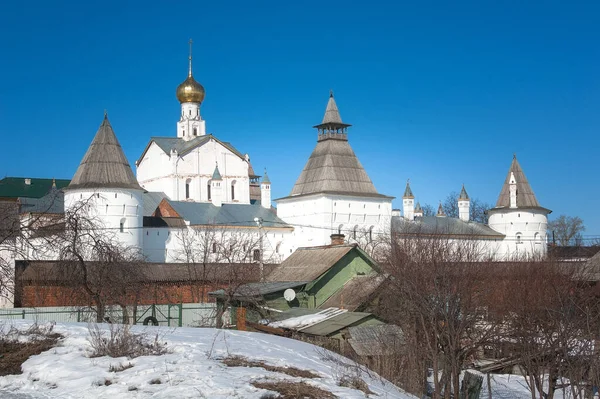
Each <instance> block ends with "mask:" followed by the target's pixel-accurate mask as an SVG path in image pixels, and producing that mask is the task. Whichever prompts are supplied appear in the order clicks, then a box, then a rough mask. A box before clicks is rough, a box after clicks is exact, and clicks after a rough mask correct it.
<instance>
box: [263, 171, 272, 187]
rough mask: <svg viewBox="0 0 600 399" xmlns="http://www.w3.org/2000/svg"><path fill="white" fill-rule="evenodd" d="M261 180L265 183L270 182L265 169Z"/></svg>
mask: <svg viewBox="0 0 600 399" xmlns="http://www.w3.org/2000/svg"><path fill="white" fill-rule="evenodd" d="M262 182H263V183H266V184H271V179H269V175H268V174H267V169H265V174H264V175H263V178H262Z"/></svg>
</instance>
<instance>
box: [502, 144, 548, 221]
mask: <svg viewBox="0 0 600 399" xmlns="http://www.w3.org/2000/svg"><path fill="white" fill-rule="evenodd" d="M511 174H513V175H514V177H515V180H516V182H517V207H518V208H538V209H544V210H547V209H546V208H543V207H542V206H540V203H539V202H538V200H537V198H536V197H535V194H534V193H533V190H532V189H531V186H530V185H529V181H527V177H526V176H525V173H524V172H523V169H521V165H520V164H519V161H517V156H516V155H515V156H514V157H513V160H512V163H511V164H510V168H509V169H508V173H507V174H506V179H505V180H504V184H503V185H502V190H501V191H500V195H499V196H498V201H496V207H495V208H494V209H496V208H509V207H510V176H511Z"/></svg>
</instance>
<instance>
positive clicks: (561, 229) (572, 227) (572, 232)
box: [548, 215, 585, 245]
mask: <svg viewBox="0 0 600 399" xmlns="http://www.w3.org/2000/svg"><path fill="white" fill-rule="evenodd" d="M548 231H550V232H552V233H551V234H552V235H553V237H554V240H555V241H557V242H558V244H559V245H581V241H582V239H581V238H582V237H581V233H583V232H584V231H585V226H584V225H583V220H581V218H580V217H578V216H566V215H560V216H559V217H557V218H556V219H554V220H552V221H550V222H549V223H548Z"/></svg>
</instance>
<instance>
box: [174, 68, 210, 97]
mask: <svg viewBox="0 0 600 399" xmlns="http://www.w3.org/2000/svg"><path fill="white" fill-rule="evenodd" d="M205 94H206V93H205V91H204V87H202V85H201V84H200V83H198V82H196V79H194V77H193V76H192V74H191V73H190V75H189V76H188V78H187V79H186V80H184V81H183V83H182V84H180V85H179V86H177V99H178V100H179V102H180V103H201V102H202V101H203V100H204V95H205Z"/></svg>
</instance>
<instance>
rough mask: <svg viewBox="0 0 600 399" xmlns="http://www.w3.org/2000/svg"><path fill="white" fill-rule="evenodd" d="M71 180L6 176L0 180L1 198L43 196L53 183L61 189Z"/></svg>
mask: <svg viewBox="0 0 600 399" xmlns="http://www.w3.org/2000/svg"><path fill="white" fill-rule="evenodd" d="M70 182H71V180H68V179H40V178H36V177H33V178H28V177H5V178H3V179H1V180H0V198H14V199H17V198H42V197H43V196H44V195H46V194H48V192H49V191H50V189H51V188H52V186H53V184H56V188H58V189H59V190H60V189H62V188H65V187H67V186H68V185H69V183H70ZM27 183H29V184H27Z"/></svg>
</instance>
